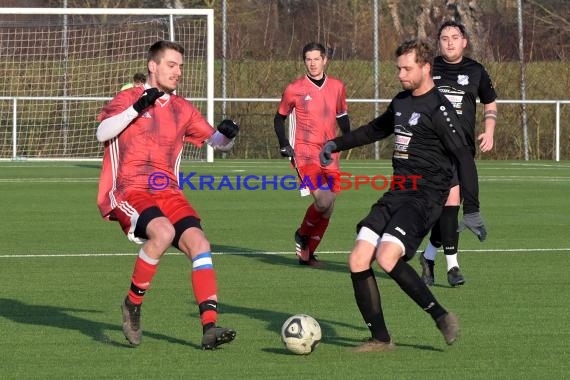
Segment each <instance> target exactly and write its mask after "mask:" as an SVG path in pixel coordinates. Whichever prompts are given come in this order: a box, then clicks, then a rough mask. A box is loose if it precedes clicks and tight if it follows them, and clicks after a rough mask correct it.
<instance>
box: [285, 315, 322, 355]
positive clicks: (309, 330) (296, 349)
mask: <svg viewBox="0 0 570 380" xmlns="http://www.w3.org/2000/svg"><path fill="white" fill-rule="evenodd" d="M281 340H282V341H283V343H284V344H285V347H286V348H287V349H288V350H289V351H291V352H293V353H295V354H299V355H308V354H310V353H311V352H313V351H314V350H315V349H316V348H317V345H318V344H319V342H320V341H321V326H320V325H319V322H317V321H316V320H315V318H313V317H311V316H309V315H306V314H296V315H293V316H291V317H289V319H287V320H286V321H285V323H283V326H282V327H281Z"/></svg>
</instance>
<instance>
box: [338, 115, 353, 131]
mask: <svg viewBox="0 0 570 380" xmlns="http://www.w3.org/2000/svg"><path fill="white" fill-rule="evenodd" d="M336 122H337V124H338V127H339V129H340V132H341V133H342V134H343V135H346V134H347V133H349V132H350V119H349V118H348V114H347V113H344V114H342V115H338V116H337V117H336Z"/></svg>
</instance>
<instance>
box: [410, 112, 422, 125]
mask: <svg viewBox="0 0 570 380" xmlns="http://www.w3.org/2000/svg"><path fill="white" fill-rule="evenodd" d="M419 119H420V114H419V113H417V112H414V113H412V116H410V120H408V125H418V120H419Z"/></svg>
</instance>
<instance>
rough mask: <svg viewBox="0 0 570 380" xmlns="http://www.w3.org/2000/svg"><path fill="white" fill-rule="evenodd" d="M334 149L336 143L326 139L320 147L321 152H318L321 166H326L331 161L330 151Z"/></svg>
mask: <svg viewBox="0 0 570 380" xmlns="http://www.w3.org/2000/svg"><path fill="white" fill-rule="evenodd" d="M335 149H336V144H335V143H334V141H330V140H329V141H327V143H326V144H325V146H323V149H321V153H320V154H319V158H320V160H321V165H322V166H328V165H330V164H331V162H333V159H332V151H333V150H335Z"/></svg>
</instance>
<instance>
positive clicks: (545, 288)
mask: <svg viewBox="0 0 570 380" xmlns="http://www.w3.org/2000/svg"><path fill="white" fill-rule="evenodd" d="M99 167H100V166H99V163H94V162H71V163H44V162H2V163H0V197H1V199H2V211H3V212H2V215H3V218H1V220H0V231H2V238H1V240H0V242H1V244H0V285H1V291H0V363H1V364H0V378H2V379H28V378H42V379H61V378H89V379H115V378H124V379H131V378H132V379H159V378H160V379H170V378H194V379H199V378H203V379H225V378H238V379H279V378H281V379H292V378H312V379H372V378H375V379H377V378H398V379H407V378H409V379H416V378H424V379H432V378H433V379H447V378H449V379H457V378H458V377H461V378H468V379H469V378H481V379H483V378H485V379H488V378H520V379H537V378H556V379H560V378H566V377H568V373H570V364H568V363H569V362H568V360H567V358H568V355H569V353H570V324H569V323H568V310H570V308H569V306H570V301H568V297H567V294H568V292H569V291H570V280H569V279H568V274H567V272H568V271H567V269H566V268H568V255H569V254H570V243H569V239H568V231H569V227H570V217H569V216H568V215H569V214H570V206H569V202H568V200H567V199H568V198H567V197H568V194H569V193H570V163H568V162H562V163H552V162H542V161H538V162H508V161H500V162H491V161H480V162H479V163H478V167H479V173H480V177H481V178H480V183H481V205H482V213H483V216H484V217H485V219H486V223H487V227H488V231H489V238H488V240H487V241H486V242H485V243H479V242H478V241H477V239H476V238H475V236H474V235H472V234H471V233H469V232H464V233H462V234H461V237H460V257H459V260H460V263H461V266H462V270H463V272H464V274H465V276H466V279H467V283H466V285H464V286H463V287H461V288H457V289H455V288H450V287H449V286H448V285H447V280H446V274H445V260H444V257H443V255H442V254H441V253H440V254H439V256H438V259H437V265H436V286H434V287H433V288H431V289H432V291H433V292H434V293H435V295H436V297H437V298H438V300H439V301H440V302H441V303H442V304H443V305H444V306H445V307H447V308H448V309H450V310H453V311H454V312H456V313H457V314H458V315H459V318H460V321H461V329H462V334H461V337H460V339H459V340H458V342H457V343H456V344H454V345H453V346H446V345H445V343H444V341H443V338H442V337H441V335H440V333H439V332H438V330H437V329H436V328H435V326H434V324H433V322H432V321H431V319H430V318H429V316H428V315H427V314H425V313H424V312H422V311H421V310H419V309H418V308H417V306H416V305H415V304H414V303H413V302H412V301H411V300H409V299H408V298H407V297H406V296H405V295H404V294H403V292H402V291H401V290H400V289H399V288H398V287H397V285H396V284H395V283H394V282H393V281H392V280H391V279H389V278H388V277H387V276H386V275H384V274H383V273H382V272H381V271H379V270H376V273H377V277H378V282H379V286H380V287H381V291H382V297H383V298H382V302H383V306H384V309H385V314H386V320H387V324H388V327H389V329H390V333H391V334H392V337H393V339H394V340H395V342H396V345H397V350H396V351H395V352H393V353H366V354H357V353H353V352H351V351H350V350H349V347H352V346H354V345H356V344H358V343H359V342H360V341H361V340H362V339H363V338H365V337H367V336H368V330H367V328H366V327H365V326H364V325H363V323H362V320H361V317H360V314H359V312H358V309H357V307H356V305H355V302H354V298H353V295H352V286H351V282H350V277H349V274H348V270H347V267H346V256H347V253H348V252H349V251H350V249H351V248H352V245H353V241H354V232H355V230H354V226H355V224H356V223H357V222H358V221H359V220H360V219H361V218H362V217H363V216H365V215H366V213H367V212H368V210H369V207H370V206H371V204H372V203H373V202H374V201H375V200H376V199H377V198H378V197H379V196H380V195H381V194H380V193H379V192H378V191H375V190H374V189H372V188H371V187H369V186H363V187H362V188H361V189H360V190H358V191H356V190H348V191H345V192H343V193H342V194H341V195H340V196H339V198H338V199H337V203H336V209H335V212H334V214H333V218H332V220H331V224H330V227H329V230H328V231H327V234H326V236H325V238H324V240H323V243H322V244H321V246H320V249H319V251H320V257H321V259H322V260H323V261H325V262H326V264H327V265H326V267H325V268H324V269H311V268H306V267H299V266H298V265H297V264H296V259H295V256H294V254H293V248H294V243H293V239H292V237H293V232H294V230H295V228H296V226H297V224H298V223H299V222H300V220H301V218H302V216H303V214H304V211H305V209H306V207H307V205H308V204H309V202H310V200H309V198H301V197H299V193H298V192H297V191H287V190H283V189H278V190H272V189H267V190H265V191H262V190H255V191H248V190H243V189H242V190H230V189H227V188H225V189H224V190H221V191H213V190H196V191H195V190H186V191H185V192H186V195H187V197H188V198H189V199H190V201H191V202H192V204H193V205H194V206H195V207H196V209H197V211H198V212H199V213H200V215H201V216H202V218H203V227H204V230H205V231H206V234H207V236H208V238H209V240H210V241H211V243H212V246H213V251H214V253H215V256H214V264H215V267H216V269H217V276H218V286H219V296H220V311H221V314H220V321H219V322H220V324H221V325H223V326H231V327H233V328H235V329H236V330H237V331H238V335H237V338H236V340H235V341H234V342H232V343H231V344H228V345H225V346H222V347H223V348H221V349H219V350H216V351H214V352H209V351H201V350H200V338H201V328H200V326H199V320H198V310H197V306H196V304H195V302H194V299H193V296H192V292H191V288H190V281H189V277H188V273H189V270H190V264H189V262H188V260H187V259H186V258H185V257H184V256H183V255H181V254H180V253H179V252H177V251H176V250H174V249H172V250H171V251H169V253H168V254H167V255H166V256H165V257H164V258H163V260H162V261H161V263H160V267H159V269H158V272H157V275H156V277H155V281H154V282H153V284H152V288H151V290H150V291H149V292H148V293H147V297H146V299H145V303H144V306H143V314H142V315H143V319H142V321H143V330H144V337H143V343H142V345H141V346H140V347H137V348H132V347H130V346H129V345H128V344H127V342H126V341H125V339H124V337H123V335H122V331H121V314H120V310H119V305H120V302H121V300H122V298H123V297H124V295H125V292H126V291H127V289H128V286H129V281H130V275H131V271H132V267H133V264H134V260H135V257H136V252H137V251H138V247H137V246H135V245H134V244H131V243H129V242H128V241H127V239H126V238H125V237H124V236H123V234H122V232H121V231H120V228H119V226H118V224H115V223H110V222H105V221H103V220H102V219H101V218H100V216H99V212H98V210H97V207H96V203H95V199H96V194H97V180H98V176H99ZM343 170H345V171H349V172H351V173H353V174H365V175H370V176H373V175H376V174H383V175H386V176H388V175H390V173H391V168H390V163H389V162H387V161H379V162H373V161H345V162H344V163H343ZM182 171H184V172H185V173H190V172H197V173H198V174H197V176H201V175H202V176H205V175H212V176H214V177H215V178H216V180H219V179H221V177H222V176H224V175H226V176H228V178H233V179H234V180H235V177H236V176H238V175H240V176H242V177H243V176H246V175H257V176H263V175H266V176H273V175H279V176H283V175H294V172H293V171H292V170H291V169H290V168H289V167H288V165H287V164H286V162H285V161H281V160H275V161H255V162H253V161H224V160H219V161H218V162H216V163H214V164H190V163H185V164H184V165H183V167H182ZM423 246H425V243H424V244H423V245H422V247H423ZM412 265H414V267H415V268H416V269H418V270H419V265H418V262H417V259H414V260H413V261H412ZM296 313H306V314H309V315H311V316H313V317H315V318H316V319H317V320H318V321H319V323H320V324H321V327H322V329H323V340H322V342H321V344H320V345H319V347H318V348H317V350H316V351H315V352H314V353H313V354H311V355H309V356H297V355H293V354H290V353H289V352H287V351H286V350H285V348H284V347H283V345H282V344H281V342H280V337H279V330H280V327H281V324H282V323H283V322H284V321H285V319H287V317H289V316H290V315H292V314H296Z"/></svg>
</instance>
